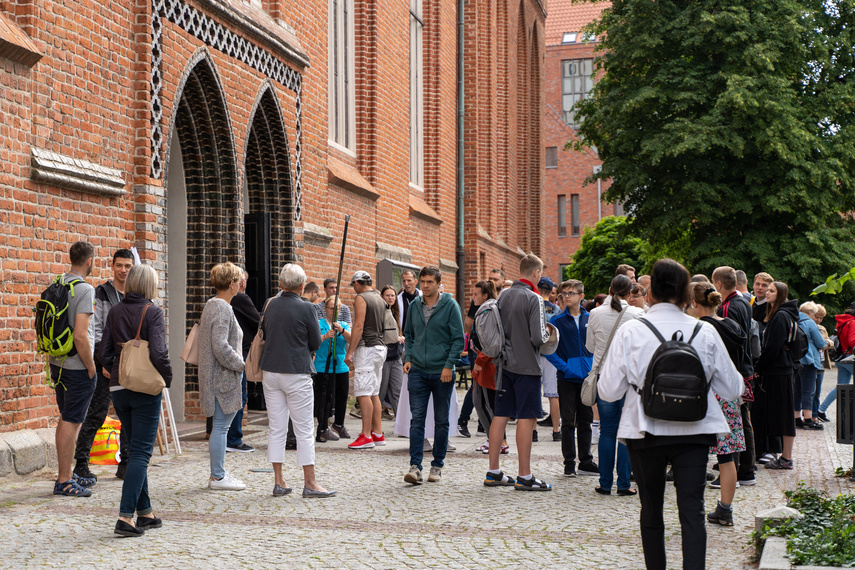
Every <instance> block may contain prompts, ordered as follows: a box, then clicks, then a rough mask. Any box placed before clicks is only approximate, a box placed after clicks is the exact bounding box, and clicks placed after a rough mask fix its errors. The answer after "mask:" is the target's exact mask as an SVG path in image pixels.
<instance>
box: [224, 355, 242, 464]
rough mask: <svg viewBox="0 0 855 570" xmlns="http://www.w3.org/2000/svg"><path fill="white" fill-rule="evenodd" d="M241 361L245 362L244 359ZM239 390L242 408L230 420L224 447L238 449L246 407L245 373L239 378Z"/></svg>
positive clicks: (240, 442)
mask: <svg viewBox="0 0 855 570" xmlns="http://www.w3.org/2000/svg"><path fill="white" fill-rule="evenodd" d="M243 360H244V362H246V358H244V359H243ZM240 390H241V393H242V394H243V400H242V401H243V406H241V408H240V409H239V410H238V411H237V413H236V414H235V419H233V420H232V425H230V426H229V433H228V435H227V436H226V447H238V446H239V445H241V444H242V443H243V409H244V408H245V407H246V372H244V373H243V378H241V381H240Z"/></svg>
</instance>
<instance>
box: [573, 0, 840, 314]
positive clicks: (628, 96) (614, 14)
mask: <svg viewBox="0 0 855 570" xmlns="http://www.w3.org/2000/svg"><path fill="white" fill-rule="evenodd" d="M584 1H594V0H584ZM853 20H855V7H853V2H852V0H657V1H655V2H652V1H650V0H613V1H612V3H611V7H610V8H607V9H606V10H604V11H603V12H602V16H601V19H600V20H599V21H598V22H595V23H594V24H593V25H592V29H591V31H593V32H594V33H596V35H597V37H598V39H600V41H601V44H600V48H601V49H602V52H601V54H600V57H599V59H598V63H597V66H596V68H597V73H598V74H602V76H601V77H600V79H599V81H598V82H597V84H596V85H595V87H594V89H593V92H592V95H591V97H590V98H588V99H585V100H583V101H581V102H580V103H579V104H578V105H577V117H579V118H581V119H582V124H581V127H580V130H579V133H580V135H581V137H582V142H579V143H576V144H575V146H576V148H579V147H580V146H582V145H592V146H595V147H596V149H597V152H598V153H599V155H600V158H601V159H602V160H603V168H602V171H601V172H600V173H599V174H597V175H596V177H599V178H602V179H611V181H612V184H611V186H610V188H609V190H608V192H607V194H606V199H608V200H610V201H621V202H623V203H624V205H625V208H626V209H627V211H628V212H629V213H630V219H631V221H632V226H633V233H635V234H636V235H641V236H644V237H645V239H647V240H649V242H650V247H651V248H652V249H653V250H663V249H665V250H667V249H669V248H673V247H674V244H681V243H682V242H681V240H686V236H687V235H688V239H687V241H686V243H685V259H683V260H682V261H684V262H685V263H686V264H687V266H689V267H690V268H691V270H692V271H693V272H705V273H709V272H710V271H711V270H712V269H713V268H715V267H716V266H718V265H724V264H727V265H731V266H734V267H737V268H740V269H743V270H745V271H746V273H748V275H749V279H750V276H752V275H753V274H754V273H756V272H758V271H767V272H769V273H770V274H771V275H772V276H773V277H774V278H775V279H777V280H781V281H785V282H787V283H788V284H789V285H790V290H791V291H792V292H793V293H791V295H792V296H800V297H802V298H804V299H807V296H808V294H809V293H810V291H811V290H812V289H813V288H814V287H815V286H816V285H817V284H819V283H822V282H824V281H825V278H826V276H827V275H830V274H833V273H841V272H843V271H848V268H850V267H852V266H853V265H855V227H854V226H855V223H853V219H852V216H851V215H850V214H845V213H846V212H853V211H855V179H853V176H855V112H853V109H855V103H853V102H855V48H853V45H855V41H853V40H855V35H853V34H855V25H853V24H855V21H853ZM568 146H572V145H570V143H568ZM682 247H683V245H679V247H678V249H680V248H682ZM598 262H600V263H603V264H606V265H610V266H611V267H612V271H613V268H614V265H615V264H616V263H619V261H616V260H613V259H610V260H608V261H606V260H598ZM588 263H594V261H593V260H591V261H590V262H588ZM574 265H575V264H574ZM583 267H584V265H583ZM586 285H587V283H586ZM601 286H602V284H601V283H600V282H598V283H597V287H601Z"/></svg>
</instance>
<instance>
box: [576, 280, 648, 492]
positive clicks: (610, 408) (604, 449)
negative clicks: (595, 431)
mask: <svg viewBox="0 0 855 570" xmlns="http://www.w3.org/2000/svg"><path fill="white" fill-rule="evenodd" d="M634 287H635V285H633V283H632V280H631V279H630V278H629V277H627V276H626V275H616V276H615V278H614V279H612V283H611V285H610V286H609V295H611V297H612V299H611V302H610V303H609V304H608V305H602V306H600V307H597V308H595V309H594V310H592V311H591V316H590V317H589V318H588V335H587V337H586V341H585V347H586V348H587V349H588V352H590V353H591V354H593V355H594V357H593V361H592V364H591V366H592V369H593V368H599V367H600V365H601V364H602V360H603V354H604V353H605V352H606V346H607V342H608V340H609V336H610V335H611V333H612V329H614V327H615V324H616V323H617V321H618V319H620V322H621V324H620V325H617V326H618V327H620V326H622V325H623V323H625V322H628V321H631V320H633V319H638V318H640V317H643V316H644V309H640V308H638V307H633V306H630V305H629V302H628V298H629V295H630V294H631V292H632V290H633V288H634ZM638 287H641V286H640V285H639V286H638ZM623 403H624V398H621V399H619V400H617V401H616V402H606V401H605V400H603V399H602V398H599V397H597V410H598V411H599V414H600V440H599V443H598V444H597V451H598V453H599V458H598V463H597V465H598V467H599V471H600V484H599V486H598V487H597V488H596V489H595V491H596V492H597V493H599V494H601V495H610V494H611V492H612V483H613V482H614V471H615V453H617V493H618V495H635V494H636V491H633V490H632V489H631V488H630V483H629V477H630V474H631V472H632V467H631V466H630V464H629V452H628V451H627V449H626V445H624V444H623V443H618V441H617V432H618V426H619V425H620V416H621V410H622V409H623Z"/></svg>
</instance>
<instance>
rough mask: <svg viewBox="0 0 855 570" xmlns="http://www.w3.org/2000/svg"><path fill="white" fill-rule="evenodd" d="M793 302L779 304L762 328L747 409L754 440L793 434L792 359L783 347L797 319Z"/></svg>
mask: <svg viewBox="0 0 855 570" xmlns="http://www.w3.org/2000/svg"><path fill="white" fill-rule="evenodd" d="M797 303H798V302H797V301H796V300H790V301H787V302H786V303H784V304H783V305H781V307H780V308H779V309H778V310H777V311H776V312H775V314H774V315H772V318H771V320H770V321H769V322H768V323H767V325H766V329H765V330H764V331H763V342H762V347H763V348H762V351H761V353H760V358H759V359H758V361H757V365H756V369H757V372H758V373H759V375H760V377H759V380H758V381H757V389H756V390H755V392H754V397H755V401H754V406H753V408H752V409H751V414H752V419H753V423H754V431H755V436H756V439H757V441H758V443H759V442H760V441H762V439H761V438H763V437H773V436H791V437H794V436H795V435H796V423H795V416H794V414H793V361H792V359H791V358H790V355H789V351H788V350H787V338H788V336H789V333H790V327H791V323H792V322H793V319H795V320H796V322H798V304H797ZM796 326H798V325H796ZM758 448H759V445H758ZM759 452H760V450H759V449H758V453H759Z"/></svg>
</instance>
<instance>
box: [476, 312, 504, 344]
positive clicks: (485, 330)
mask: <svg viewBox="0 0 855 570" xmlns="http://www.w3.org/2000/svg"><path fill="white" fill-rule="evenodd" d="M475 332H476V333H477V334H478V341H479V342H480V343H481V352H482V353H484V354H485V355H487V356H489V357H490V358H497V357H500V356H502V353H503V352H504V350H505V329H504V328H503V327H502V316H501V315H500V314H499V300H498V299H488V300H487V301H485V302H484V303H482V304H481V306H479V307H478V312H476V313H475Z"/></svg>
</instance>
